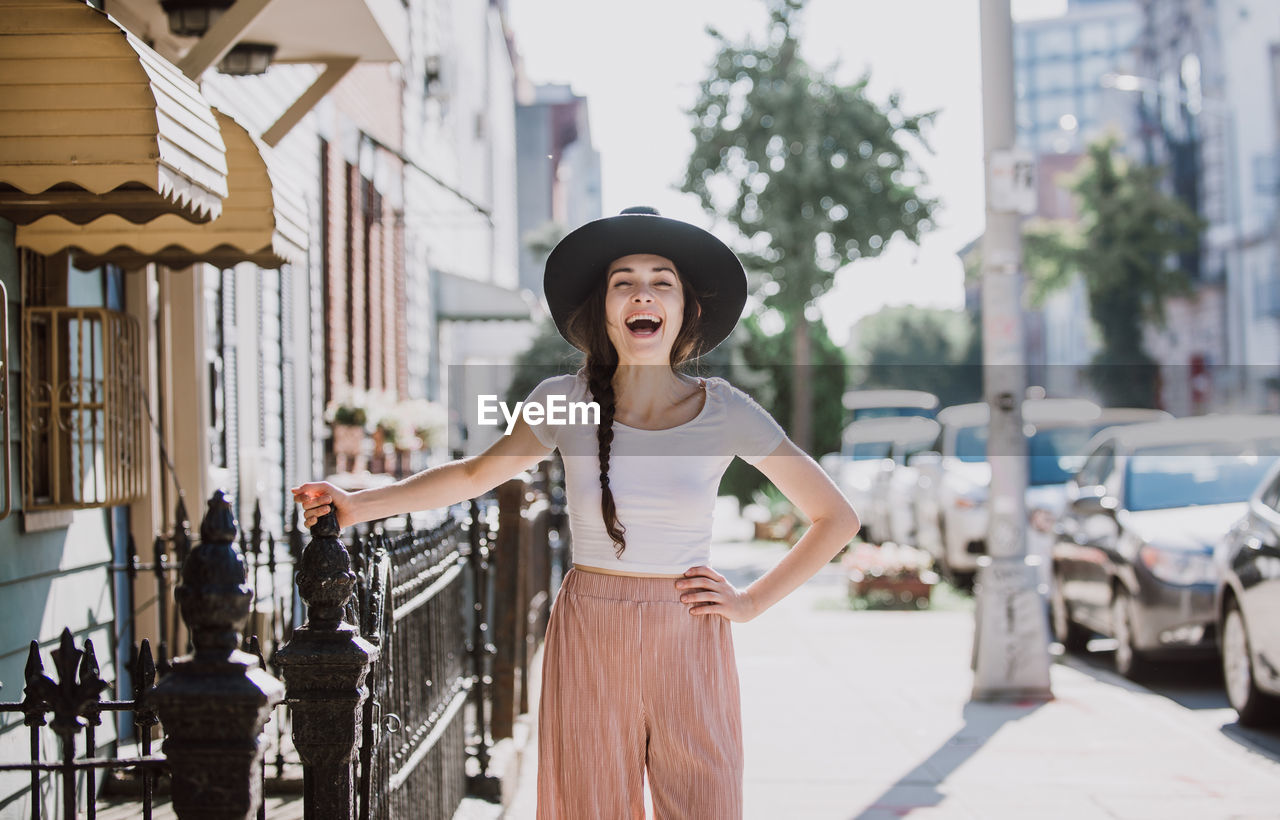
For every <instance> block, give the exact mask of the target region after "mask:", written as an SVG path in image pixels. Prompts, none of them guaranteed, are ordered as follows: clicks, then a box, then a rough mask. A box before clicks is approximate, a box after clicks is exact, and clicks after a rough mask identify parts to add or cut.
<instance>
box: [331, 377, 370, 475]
mask: <svg viewBox="0 0 1280 820" xmlns="http://www.w3.org/2000/svg"><path fill="white" fill-rule="evenodd" d="M324 420H325V422H327V423H328V424H329V427H330V428H331V429H332V430H333V452H334V453H335V454H337V455H339V456H352V457H354V456H358V455H360V448H361V446H362V444H363V443H364V434H365V427H366V425H367V424H368V423H369V396H368V394H367V393H365V392H364V391H363V390H357V389H356V388H354V387H351V386H344V387H343V388H341V389H340V390H338V391H337V392H336V394H335V395H334V397H333V399H332V400H331V401H330V402H329V404H328V405H326V406H325V409H324Z"/></svg>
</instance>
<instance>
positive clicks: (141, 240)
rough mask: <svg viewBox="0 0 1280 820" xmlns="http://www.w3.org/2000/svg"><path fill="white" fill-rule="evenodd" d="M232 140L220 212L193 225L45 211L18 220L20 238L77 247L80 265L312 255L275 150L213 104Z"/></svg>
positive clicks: (262, 262) (301, 207)
mask: <svg viewBox="0 0 1280 820" xmlns="http://www.w3.org/2000/svg"><path fill="white" fill-rule="evenodd" d="M213 111H214V115H215V116H216V117H217V121H218V125H219V126H221V131H222V139H223V141H224V142H225V143H226V146H227V166H228V171H227V188H228V193H227V198H226V200H224V201H223V203H222V215H221V216H219V217H218V218H217V219H215V220H214V221H212V222H207V223H205V224H202V225H197V224H193V223H191V222H189V221H187V220H186V219H183V218H182V217H180V216H176V215H173V214H166V215H164V216H159V217H156V218H155V219H153V220H151V221H150V222H147V223H145V224H142V225H135V224H133V223H132V222H129V221H128V220H126V219H123V218H121V217H119V216H115V215H108V216H102V217H99V218H98V219H95V220H93V221H92V222H90V223H89V224H87V225H76V224H74V223H72V222H71V221H70V220H68V219H66V218H65V217H61V216H46V217H43V218H41V219H38V220H36V221H35V222H33V223H32V224H30V225H23V226H19V227H18V229H17V233H16V237H15V244H17V245H18V246H19V247H24V248H29V249H31V250H33V251H36V252H37V253H43V254H52V253H57V252H59V251H63V250H68V249H73V250H74V251H75V256H76V262H77V264H79V265H81V266H82V267H85V266H94V265H98V264H101V263H103V262H110V263H113V264H116V265H120V266H121V267H124V268H137V267H141V266H143V265H145V264H147V263H148V262H156V263H159V264H163V265H168V266H169V267H174V268H184V267H187V266H189V265H192V264H195V263H197V262H207V263H209V264H211V265H217V266H218V267H222V268H229V267H231V266H232V265H236V264H239V263H240V262H253V263H254V264H255V265H258V266H259V267H262V268H278V267H280V266H281V265H283V264H289V263H299V262H301V261H303V259H304V258H305V257H306V248H307V211H306V203H305V201H304V200H303V198H302V196H301V195H300V194H296V193H294V192H293V191H292V190H290V189H289V188H288V186H287V183H286V182H285V181H284V180H283V179H281V178H280V175H279V174H274V173H272V170H271V166H272V162H271V159H270V151H271V149H269V148H267V147H266V146H264V145H263V144H262V143H260V142H259V141H257V140H256V139H254V138H253V136H251V135H250V134H249V132H248V131H246V130H245V129H244V127H243V126H241V125H240V124H239V123H238V122H236V121H235V120H234V119H232V118H231V117H230V116H228V115H227V114H224V113H223V112H221V111H219V110H218V109H216V108H215V109H213Z"/></svg>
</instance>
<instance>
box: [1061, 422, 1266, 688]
mask: <svg viewBox="0 0 1280 820" xmlns="http://www.w3.org/2000/svg"><path fill="white" fill-rule="evenodd" d="M1092 446H1093V449H1092V451H1091V453H1090V455H1089V458H1088V459H1087V460H1086V461H1085V464H1084V466H1083V467H1082V468H1081V469H1080V472H1079V473H1078V474H1077V475H1076V477H1075V479H1073V480H1072V482H1071V484H1070V485H1068V496H1069V498H1070V502H1069V503H1068V506H1067V509H1066V510H1065V512H1064V513H1063V516H1062V520H1061V522H1060V523H1059V526H1058V536H1057V539H1056V542H1055V544H1054V547H1053V571H1054V575H1055V580H1056V583H1055V585H1054V595H1053V599H1052V612H1053V625H1054V632H1055V634H1056V635H1057V637H1058V639H1059V640H1060V641H1061V642H1062V643H1063V644H1064V645H1066V646H1067V648H1068V649H1072V648H1079V647H1082V646H1083V645H1084V643H1085V641H1086V639H1087V638H1088V636H1089V634H1090V633H1091V632H1098V633H1101V634H1103V635H1107V636H1110V637H1113V638H1115V641H1116V652H1115V664H1116V669H1117V671H1119V672H1120V673H1121V674H1123V675H1126V676H1129V677H1138V676H1140V675H1142V673H1143V671H1144V670H1145V667H1146V666H1147V663H1148V661H1150V660H1155V659H1160V658H1175V657H1183V658H1193V657H1212V656H1214V655H1215V653H1216V652H1217V641H1216V637H1215V633H1216V628H1215V622H1216V614H1217V613H1216V611H1215V608H1214V595H1215V592H1216V588H1217V585H1218V582H1219V580H1220V569H1219V567H1218V566H1217V565H1216V564H1215V563H1214V560H1213V556H1214V545H1215V544H1217V543H1218V542H1220V541H1221V539H1222V538H1223V536H1224V534H1225V533H1226V532H1227V531H1228V530H1229V529H1230V527H1231V526H1232V524H1233V523H1234V522H1236V521H1237V520H1239V519H1240V518H1241V516H1243V515H1244V514H1245V512H1246V511H1247V509H1248V499H1249V497H1250V495H1251V494H1252V493H1253V492H1254V489H1255V488H1256V487H1257V486H1258V483H1259V482H1260V481H1261V479H1262V477H1263V475H1264V474H1265V473H1266V472H1267V470H1268V468H1269V467H1270V466H1271V465H1272V464H1273V463H1274V462H1275V461H1276V459H1277V458H1278V457H1280V418H1275V417H1272V416H1202V417H1196V418H1183V419H1174V420H1172V421H1162V422H1155V423H1152V424H1136V425H1132V426H1129V427H1120V428H1115V427H1113V428H1109V429H1107V430H1104V431H1102V432H1101V433H1099V434H1098V436H1097V437H1096V438H1095V439H1094V441H1093V443H1092Z"/></svg>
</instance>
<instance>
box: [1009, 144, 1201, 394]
mask: <svg viewBox="0 0 1280 820" xmlns="http://www.w3.org/2000/svg"><path fill="white" fill-rule="evenodd" d="M1114 151H1115V143H1114V141H1113V140H1106V141H1103V142H1099V143H1095V144H1093V145H1091V146H1089V155H1088V158H1087V160H1086V161H1085V163H1084V165H1083V166H1082V168H1081V172H1080V174H1079V176H1078V177H1077V179H1076V181H1075V183H1074V185H1073V186H1072V190H1073V191H1075V193H1076V194H1077V195H1078V196H1079V200H1080V207H1079V212H1080V223H1079V225H1063V224H1053V223H1038V224H1033V225H1031V226H1029V227H1028V229H1027V231H1026V232H1025V235H1024V238H1023V247H1024V252H1025V256H1026V268H1027V271H1028V273H1029V277H1030V284H1029V288H1028V290H1029V295H1030V296H1031V297H1032V299H1033V300H1039V299H1043V297H1044V296H1045V295H1046V294H1047V293H1049V292H1051V291H1052V290H1054V289H1056V288H1060V287H1063V286H1065V285H1066V284H1068V283H1069V282H1070V281H1071V279H1072V278H1073V277H1074V276H1075V275H1077V274H1079V275H1080V276H1081V277H1082V278H1083V280H1084V284H1085V289H1086V290H1087V292H1088V295H1089V311H1090V313H1091V315H1092V316H1093V320H1094V322H1096V323H1097V326H1098V330H1099V333H1100V336H1101V338H1102V350H1101V351H1100V352H1099V353H1098V355H1097V356H1096V357H1095V358H1094V361H1093V362H1092V363H1091V365H1090V369H1089V376H1090V380H1091V381H1092V382H1093V383H1094V386H1095V387H1097V388H1098V390H1099V392H1101V393H1102V394H1103V396H1104V398H1105V399H1106V400H1107V401H1108V402H1109V403H1111V404H1124V405H1129V406H1139V407H1142V406H1154V403H1155V399H1156V391H1157V388H1158V385H1157V368H1156V366H1155V363H1154V360H1153V359H1152V358H1151V356H1150V355H1149V354H1148V353H1147V351H1146V349H1145V347H1144V344H1143V327H1144V325H1145V324H1146V323H1148V322H1150V323H1153V324H1155V325H1157V326H1163V325H1164V320H1165V313H1164V306H1165V302H1166V301H1167V300H1168V299H1170V298H1171V297H1175V296H1179V295H1183V294H1186V293H1188V292H1189V291H1190V287H1191V285H1190V278H1189V276H1188V275H1187V273H1186V272H1185V271H1183V270H1181V269H1180V268H1178V267H1177V260H1178V256H1179V255H1180V254H1187V253H1191V252H1194V251H1195V249H1196V247H1197V241H1198V237H1199V234H1200V232H1201V230H1203V224H1202V223H1201V221H1200V220H1199V219H1198V218H1197V217H1196V215H1195V214H1194V213H1193V212H1192V210H1191V209H1190V208H1188V207H1187V205H1186V204H1185V203H1183V202H1182V201H1181V200H1180V199H1178V198H1177V197H1175V196H1172V195H1169V194H1167V193H1165V192H1164V191H1163V190H1162V189H1161V187H1160V178H1161V176H1162V175H1163V172H1162V170H1161V169H1159V168H1155V167H1150V166H1142V165H1129V164H1126V163H1125V162H1123V160H1120V159H1118V158H1117V157H1116V156H1115V154H1114Z"/></svg>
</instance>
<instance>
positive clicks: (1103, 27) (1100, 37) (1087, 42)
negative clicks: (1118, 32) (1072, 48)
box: [1076, 21, 1111, 52]
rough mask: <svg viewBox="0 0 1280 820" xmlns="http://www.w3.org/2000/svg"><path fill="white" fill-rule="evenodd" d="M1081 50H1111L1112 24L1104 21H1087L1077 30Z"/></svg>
mask: <svg viewBox="0 0 1280 820" xmlns="http://www.w3.org/2000/svg"><path fill="white" fill-rule="evenodd" d="M1076 38H1077V39H1078V40H1079V42H1080V50H1081V51H1086V52H1088V51H1110V50H1111V26H1110V25H1108V24H1107V23H1106V22H1104V21H1098V22H1095V23H1085V24H1084V25H1082V26H1080V27H1079V28H1078V29H1077V30H1076Z"/></svg>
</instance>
